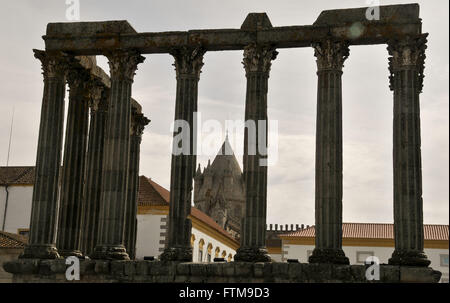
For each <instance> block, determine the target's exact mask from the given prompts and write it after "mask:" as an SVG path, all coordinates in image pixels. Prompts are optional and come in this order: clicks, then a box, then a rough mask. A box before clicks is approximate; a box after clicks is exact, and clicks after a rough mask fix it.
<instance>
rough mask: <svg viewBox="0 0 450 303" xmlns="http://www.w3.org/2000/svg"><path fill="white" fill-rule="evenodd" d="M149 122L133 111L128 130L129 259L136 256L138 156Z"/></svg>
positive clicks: (126, 236) (127, 246) (126, 217)
mask: <svg viewBox="0 0 450 303" xmlns="http://www.w3.org/2000/svg"><path fill="white" fill-rule="evenodd" d="M149 122H150V120H148V119H147V118H146V117H144V115H143V114H140V113H137V112H135V111H133V113H132V115H131V130H130V160H129V168H128V195H127V205H126V209H125V238H124V245H125V248H126V250H127V252H128V255H129V256H130V259H134V258H135V257H136V236H137V234H136V232H137V217H136V216H137V210H138V192H139V158H140V149H141V141H142V133H143V132H144V127H145V125H147V124H148V123H149Z"/></svg>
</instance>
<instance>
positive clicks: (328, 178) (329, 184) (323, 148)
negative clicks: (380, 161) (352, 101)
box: [309, 40, 349, 264]
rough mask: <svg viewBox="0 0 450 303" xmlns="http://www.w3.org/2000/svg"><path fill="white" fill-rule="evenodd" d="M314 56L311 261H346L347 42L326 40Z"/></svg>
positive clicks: (341, 262) (319, 44) (347, 261)
mask: <svg viewBox="0 0 450 303" xmlns="http://www.w3.org/2000/svg"><path fill="white" fill-rule="evenodd" d="M313 46H314V49H315V52H314V55H315V56H316V58H317V60H316V61H317V69H318V71H317V76H318V88H317V122H316V183H315V187H316V193H315V196H316V199H315V200H316V202H315V204H316V205H315V208H316V209H315V221H316V225H315V232H316V235H315V241H316V247H315V249H314V251H313V253H312V255H311V256H310V258H309V262H310V263H335V264H349V260H348V258H347V257H346V256H345V254H344V251H343V250H342V84H341V77H342V67H343V66H344V61H345V59H347V57H348V55H349V49H348V44H347V43H346V42H343V41H332V40H325V41H322V42H319V43H315V44H314V45H313Z"/></svg>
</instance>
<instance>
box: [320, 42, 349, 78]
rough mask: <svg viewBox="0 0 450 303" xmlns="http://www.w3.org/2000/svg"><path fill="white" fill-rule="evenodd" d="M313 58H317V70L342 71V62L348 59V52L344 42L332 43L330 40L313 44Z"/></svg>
mask: <svg viewBox="0 0 450 303" xmlns="http://www.w3.org/2000/svg"><path fill="white" fill-rule="evenodd" d="M312 46H313V47H314V56H315V57H316V58H317V59H316V62H317V69H318V70H319V71H321V70H338V71H342V68H343V67H344V61H345V60H346V59H347V58H348V55H349V53H350V50H349V48H348V43H347V42H346V41H333V40H331V39H328V40H324V41H321V42H316V43H313V44H312Z"/></svg>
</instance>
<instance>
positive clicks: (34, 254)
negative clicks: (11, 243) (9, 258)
mask: <svg viewBox="0 0 450 303" xmlns="http://www.w3.org/2000/svg"><path fill="white" fill-rule="evenodd" d="M60 258H61V256H60V255H59V254H58V250H57V249H56V246H55V245H54V244H28V245H26V246H25V248H24V250H23V253H22V254H20V255H19V259H60Z"/></svg>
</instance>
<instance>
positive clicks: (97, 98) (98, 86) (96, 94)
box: [88, 79, 107, 112]
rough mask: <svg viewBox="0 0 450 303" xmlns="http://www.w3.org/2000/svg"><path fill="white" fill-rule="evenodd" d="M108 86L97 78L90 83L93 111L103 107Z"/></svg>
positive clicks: (90, 98) (90, 101)
mask: <svg viewBox="0 0 450 303" xmlns="http://www.w3.org/2000/svg"><path fill="white" fill-rule="evenodd" d="M105 90H107V88H106V87H105V86H104V85H103V83H101V82H100V81H98V80H97V79H95V80H93V81H91V82H90V83H89V92H88V93H89V107H90V108H91V112H96V111H98V110H99V108H100V107H102V103H105V101H107V100H104V99H105V98H104V96H105Z"/></svg>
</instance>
